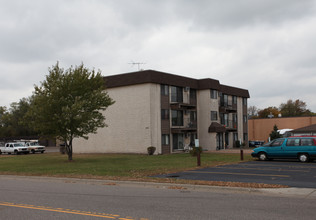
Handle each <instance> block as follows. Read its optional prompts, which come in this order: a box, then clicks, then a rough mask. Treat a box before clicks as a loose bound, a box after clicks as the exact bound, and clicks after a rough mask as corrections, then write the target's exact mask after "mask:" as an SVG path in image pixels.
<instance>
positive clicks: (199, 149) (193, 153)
mask: <svg viewBox="0 0 316 220" xmlns="http://www.w3.org/2000/svg"><path fill="white" fill-rule="evenodd" d="M202 151H203V148H202V147H201V146H200V147H192V149H191V150H190V154H191V156H192V157H196V156H197V154H198V152H200V153H202Z"/></svg>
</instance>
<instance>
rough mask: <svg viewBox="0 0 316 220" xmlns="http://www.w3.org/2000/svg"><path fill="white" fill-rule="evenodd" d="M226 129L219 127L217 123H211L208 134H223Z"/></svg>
mask: <svg viewBox="0 0 316 220" xmlns="http://www.w3.org/2000/svg"><path fill="white" fill-rule="evenodd" d="M225 131H226V128H225V126H224V125H221V124H219V123H217V122H212V124H211V125H210V127H209V128H208V132H209V133H211V132H225Z"/></svg>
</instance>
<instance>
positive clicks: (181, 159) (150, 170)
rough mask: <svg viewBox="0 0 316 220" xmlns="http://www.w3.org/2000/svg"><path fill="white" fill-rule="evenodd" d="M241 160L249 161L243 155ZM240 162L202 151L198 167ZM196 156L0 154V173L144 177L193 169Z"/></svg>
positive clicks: (234, 156) (231, 155) (231, 156)
mask: <svg viewBox="0 0 316 220" xmlns="http://www.w3.org/2000/svg"><path fill="white" fill-rule="evenodd" d="M244 160H251V158H250V155H245V158H244ZM236 162H240V156H239V154H216V153H203V154H202V155H201V163H202V166H204V167H205V166H215V165H219V164H224V163H236ZM196 165H197V160H196V157H192V156H191V155H190V154H170V155H155V156H148V155H134V154H74V155H73V161H72V162H68V160H67V155H62V154H60V153H46V154H28V155H1V156H0V174H16V175H45V176H73V177H75V176H78V177H80V176H98V177H131V178H144V177H147V176H148V175H154V174H162V173H170V172H176V171H182V170H187V169H194V168H196Z"/></svg>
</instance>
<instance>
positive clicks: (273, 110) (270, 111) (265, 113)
mask: <svg viewBox="0 0 316 220" xmlns="http://www.w3.org/2000/svg"><path fill="white" fill-rule="evenodd" d="M279 114H280V111H279V110H278V108H277V107H268V108H265V109H262V110H259V111H258V117H259V118H268V117H269V115H273V117H278V115H279Z"/></svg>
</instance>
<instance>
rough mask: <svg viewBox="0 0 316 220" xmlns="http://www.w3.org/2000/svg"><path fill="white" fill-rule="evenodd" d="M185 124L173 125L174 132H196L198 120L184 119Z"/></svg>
mask: <svg viewBox="0 0 316 220" xmlns="http://www.w3.org/2000/svg"><path fill="white" fill-rule="evenodd" d="M183 122H184V123H183V126H172V127H171V130H172V133H183V132H184V133H186V132H196V129H197V122H196V121H194V120H190V119H189V118H186V119H184V121H183Z"/></svg>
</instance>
